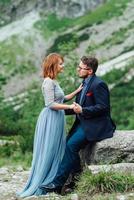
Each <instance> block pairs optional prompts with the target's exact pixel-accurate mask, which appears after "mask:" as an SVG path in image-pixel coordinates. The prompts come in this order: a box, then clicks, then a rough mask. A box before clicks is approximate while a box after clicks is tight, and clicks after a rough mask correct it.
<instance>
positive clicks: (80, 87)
mask: <svg viewBox="0 0 134 200" xmlns="http://www.w3.org/2000/svg"><path fill="white" fill-rule="evenodd" d="M82 88H83V86H82V83H81V84H80V86H79V87H78V88H77V89H76V90H75V91H76V94H77V93H78V92H80V91H81V90H82Z"/></svg>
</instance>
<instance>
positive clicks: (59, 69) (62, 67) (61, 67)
mask: <svg viewBox="0 0 134 200" xmlns="http://www.w3.org/2000/svg"><path fill="white" fill-rule="evenodd" d="M63 71H64V62H63V60H62V59H61V58H59V61H58V73H62V72H63Z"/></svg>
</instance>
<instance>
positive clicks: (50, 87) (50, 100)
mask: <svg viewBox="0 0 134 200" xmlns="http://www.w3.org/2000/svg"><path fill="white" fill-rule="evenodd" d="M54 88H55V84H54V82H53V80H52V79H50V78H48V79H47V80H46V82H45V83H44V84H43V93H44V96H45V105H46V107H49V108H51V109H53V110H67V109H73V107H74V105H73V104H72V105H67V104H61V103H57V102H55V101H54Z"/></svg>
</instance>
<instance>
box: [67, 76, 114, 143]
mask: <svg viewBox="0 0 134 200" xmlns="http://www.w3.org/2000/svg"><path fill="white" fill-rule="evenodd" d="M80 94H81V93H78V94H77V96H76V102H77V103H79V101H80ZM81 106H82V113H81V114H79V115H78V116H77V115H76V120H75V122H74V124H73V126H72V128H71V130H70V133H69V137H70V136H71V135H72V134H73V132H74V131H75V128H76V126H77V124H81V126H82V128H83V130H84V132H85V134H86V138H87V140H89V141H100V140H103V139H106V138H110V137H112V136H113V132H114V131H115V129H116V126H115V124H114V122H113V120H112V119H111V116H110V95H109V90H108V87H107V85H106V83H105V82H104V81H103V80H101V79H100V78H99V77H97V76H96V75H93V76H92V78H91V80H90V82H89V83H88V85H87V86H86V90H85V92H84V95H83V98H82V100H81ZM65 113H66V114H75V113H74V111H73V110H70V111H69V110H67V111H65Z"/></svg>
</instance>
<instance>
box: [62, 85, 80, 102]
mask: <svg viewBox="0 0 134 200" xmlns="http://www.w3.org/2000/svg"><path fill="white" fill-rule="evenodd" d="M82 88H83V87H82V84H81V85H80V86H79V87H78V88H77V89H76V90H75V91H74V92H72V93H70V94H68V95H66V96H65V97H64V98H65V101H69V100H71V99H73V98H74V97H75V96H76V94H77V93H78V92H80V91H81V90H82Z"/></svg>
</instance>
